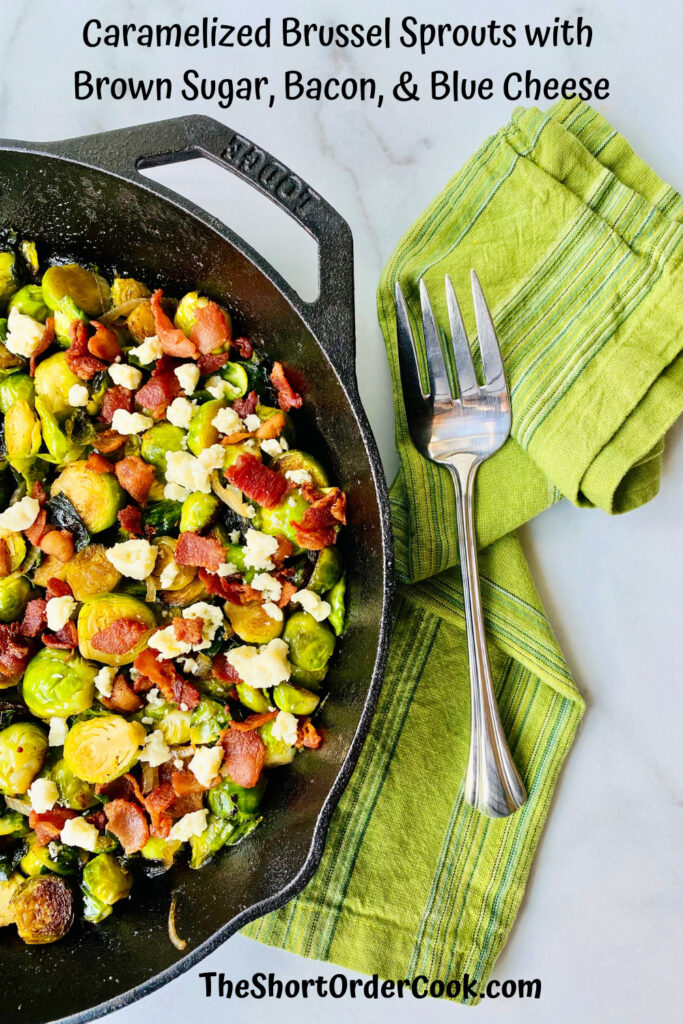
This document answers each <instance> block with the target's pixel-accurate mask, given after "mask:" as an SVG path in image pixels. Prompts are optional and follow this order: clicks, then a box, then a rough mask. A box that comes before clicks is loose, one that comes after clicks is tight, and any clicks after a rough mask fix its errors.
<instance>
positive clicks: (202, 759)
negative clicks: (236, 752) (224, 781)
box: [188, 747, 223, 789]
mask: <svg viewBox="0 0 683 1024" xmlns="http://www.w3.org/2000/svg"><path fill="white" fill-rule="evenodd" d="M222 760H223V748H222V747H197V749H196V751H195V754H194V757H193V758H192V760H191V761H190V763H189V765H188V768H189V769H190V771H191V772H192V774H193V775H194V777H195V779H196V780H197V782H198V783H199V785H200V786H203V787H204V789H208V788H209V787H210V785H211V783H212V781H213V779H214V777H215V776H216V775H217V774H218V769H219V768H220V766H221V761H222Z"/></svg>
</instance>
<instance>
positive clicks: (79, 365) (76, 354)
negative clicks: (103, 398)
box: [66, 320, 107, 380]
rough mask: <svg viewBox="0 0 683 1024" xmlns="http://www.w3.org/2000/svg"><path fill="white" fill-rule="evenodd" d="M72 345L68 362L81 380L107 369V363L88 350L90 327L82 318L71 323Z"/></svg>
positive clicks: (67, 357) (90, 377) (68, 352)
mask: <svg viewBox="0 0 683 1024" xmlns="http://www.w3.org/2000/svg"><path fill="white" fill-rule="evenodd" d="M69 337H70V338H71V346H70V348H68V349H67V350H66V364H67V366H68V367H69V369H70V370H71V372H72V373H75V374H76V376H77V377H79V378H80V379H81V380H92V379H93V377H94V376H95V374H96V373H101V372H102V370H106V369H107V364H106V363H103V362H102V361H101V360H100V359H96V358H95V356H93V355H91V353H90V352H89V350H88V328H87V326H86V325H85V324H84V323H83V321H82V320H72V321H71V323H70V324H69Z"/></svg>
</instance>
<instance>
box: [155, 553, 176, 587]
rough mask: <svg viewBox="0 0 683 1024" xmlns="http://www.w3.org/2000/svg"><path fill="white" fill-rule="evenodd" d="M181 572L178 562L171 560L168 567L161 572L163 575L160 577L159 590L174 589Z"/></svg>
mask: <svg viewBox="0 0 683 1024" xmlns="http://www.w3.org/2000/svg"><path fill="white" fill-rule="evenodd" d="M179 572H180V568H179V566H178V564H177V562H174V561H173V560H171V561H170V562H169V563H168V565H167V566H165V567H164V568H163V569H162V570H161V575H160V576H159V589H160V590H168V589H169V587H172V586H173V584H174V583H175V581H176V580H177V578H178V573H179Z"/></svg>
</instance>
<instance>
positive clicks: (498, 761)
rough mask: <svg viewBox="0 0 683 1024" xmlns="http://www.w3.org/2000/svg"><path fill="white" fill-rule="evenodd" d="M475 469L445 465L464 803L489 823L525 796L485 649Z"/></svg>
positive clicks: (464, 460)
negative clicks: (459, 661)
mask: <svg viewBox="0 0 683 1024" xmlns="http://www.w3.org/2000/svg"><path fill="white" fill-rule="evenodd" d="M478 467H479V463H478V462H477V459H476V457H475V456H472V455H461V456H454V458H453V463H452V464H450V463H449V465H448V468H449V469H450V471H451V475H452V477H453V486H454V489H455V507H456V513H457V521H458V544H459V547H460V568H461V572H462V588H463V595H464V601H465V623H466V626H467V644H468V648H469V663H470V687H471V691H472V728H471V734H470V755H469V763H468V765H467V778H466V780H465V800H466V801H467V803H468V804H471V806H472V807H475V808H476V809H477V810H478V811H481V813H482V814H485V815H486V816H487V817H489V818H504V817H506V816H507V815H509V814H513V813H514V812H515V811H516V810H518V809H519V808H520V807H521V806H522V804H523V803H524V802H525V800H526V791H525V789H524V785H523V783H522V780H521V779H520V777H519V773H518V772H517V769H516V767H515V763H514V761H513V760H512V755H511V754H510V750H509V748H508V745H507V741H506V739H505V733H504V732H503V726H502V724H501V721H500V715H499V713H498V705H497V703H496V695H495V692H494V689H493V681H492V679H491V666H490V664H489V656H488V649H487V646H486V633H485V629H484V614H483V611H482V606H481V590H480V589H479V567H478V561H477V542H476V535H475V531H474V508H473V495H474V480H475V477H476V473H477V469H478Z"/></svg>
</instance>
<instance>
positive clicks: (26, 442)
mask: <svg viewBox="0 0 683 1024" xmlns="http://www.w3.org/2000/svg"><path fill="white" fill-rule="evenodd" d="M41 440H42V435H41V432H40V422H39V421H38V420H37V419H36V417H35V415H34V414H33V410H32V409H31V406H30V405H29V404H28V402H26V401H24V400H23V399H21V398H20V399H19V400H18V401H16V402H14V403H13V404H12V405H11V406H10V407H9V409H8V410H7V413H6V415H5V448H6V449H7V458H8V459H9V462H10V465H14V466H16V467H17V468H19V467H20V464H21V463H22V462H23V461H24V460H26V459H31V458H33V456H34V455H37V453H38V450H39V448H40V442H41Z"/></svg>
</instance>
